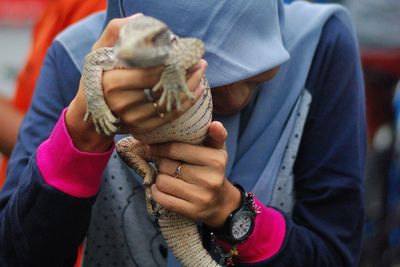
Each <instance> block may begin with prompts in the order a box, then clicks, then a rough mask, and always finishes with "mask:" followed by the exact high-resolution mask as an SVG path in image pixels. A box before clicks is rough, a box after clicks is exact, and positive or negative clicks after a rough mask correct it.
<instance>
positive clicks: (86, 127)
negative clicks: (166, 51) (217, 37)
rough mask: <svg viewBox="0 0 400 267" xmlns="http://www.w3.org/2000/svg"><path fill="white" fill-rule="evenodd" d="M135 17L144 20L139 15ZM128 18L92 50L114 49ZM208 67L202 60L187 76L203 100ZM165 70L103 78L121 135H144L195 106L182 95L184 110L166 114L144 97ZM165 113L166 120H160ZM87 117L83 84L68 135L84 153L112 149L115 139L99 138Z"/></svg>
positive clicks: (118, 22) (107, 30)
mask: <svg viewBox="0 0 400 267" xmlns="http://www.w3.org/2000/svg"><path fill="white" fill-rule="evenodd" d="M134 16H141V14H136V15H134ZM129 19H130V17H128V18H121V19H114V20H112V21H110V23H109V24H108V26H107V27H106V28H105V30H104V32H103V34H102V35H101V37H100V38H99V40H98V41H97V42H96V43H95V44H94V46H93V48H92V50H96V49H98V48H101V47H111V46H114V45H115V43H116V41H117V40H118V35H119V31H120V29H121V27H122V26H123V25H124V24H126V23H127V22H128V20H129ZM206 66H207V63H206V62H205V61H204V60H200V61H199V63H197V64H196V65H194V66H193V67H192V68H190V69H189V70H188V72H187V75H186V77H187V80H186V82H187V85H188V88H189V90H190V91H192V92H194V94H195V97H196V98H197V97H199V96H200V95H201V94H202V91H203V90H204V86H203V85H202V83H201V80H202V77H203V75H204V73H205V69H206ZM162 71H163V66H158V67H153V68H147V69H140V68H131V69H113V70H109V71H105V72H104V74H103V93H104V98H105V100H106V103H107V105H108V107H109V108H110V110H111V112H112V113H113V114H114V116H115V117H117V118H119V120H120V124H119V129H120V131H119V132H120V133H130V134H135V133H144V132H148V131H150V130H152V129H155V128H157V127H160V126H161V125H163V124H165V123H167V122H169V121H172V120H174V119H175V118H177V117H179V115H180V114H182V113H183V112H184V111H185V110H186V109H188V108H189V107H191V106H192V105H193V103H194V102H193V101H192V100H189V99H187V98H186V97H185V96H184V94H181V96H182V97H181V99H182V110H181V111H176V110H175V111H172V112H169V113H167V112H165V107H164V106H159V107H156V108H155V107H154V103H153V102H149V101H148V100H147V98H146V96H145V94H144V89H145V88H152V87H153V86H154V85H155V84H156V83H157V82H158V81H159V79H160V76H161V73H162ZM160 112H162V113H164V114H165V115H164V116H163V117H161V116H159V114H160ZM85 113H86V99H85V95H84V92H83V86H82V81H81V83H80V86H79V90H78V93H77V95H76V96H75V98H74V99H73V101H72V102H71V104H70V106H69V108H68V111H67V113H66V124H67V129H68V132H69V134H70V136H71V138H72V140H73V142H74V145H75V146H76V147H77V148H78V149H79V150H81V151H87V152H101V151H105V150H107V149H109V147H110V146H111V144H112V139H113V137H112V136H105V135H101V134H98V133H97V132H96V131H95V128H94V125H93V123H92V121H91V120H90V119H89V120H88V121H87V122H85V121H83V117H84V115H85Z"/></svg>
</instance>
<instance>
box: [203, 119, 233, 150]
mask: <svg viewBox="0 0 400 267" xmlns="http://www.w3.org/2000/svg"><path fill="white" fill-rule="evenodd" d="M227 138H228V132H227V131H226V129H225V127H224V126H223V125H222V123H221V122H219V121H213V122H211V124H210V126H209V127H208V134H207V137H206V139H205V141H204V145H205V146H208V147H212V148H216V149H224V148H225V141H226V139H227Z"/></svg>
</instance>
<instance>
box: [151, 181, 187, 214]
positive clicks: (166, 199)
mask: <svg viewBox="0 0 400 267" xmlns="http://www.w3.org/2000/svg"><path fill="white" fill-rule="evenodd" d="M157 180H158V177H157ZM180 182H181V183H183V182H182V181H180ZM159 184H160V182H159ZM161 187H163V186H162V185H161ZM165 191H170V190H165ZM165 191H164V190H162V189H161V188H159V185H157V184H153V185H152V186H151V195H152V197H153V199H154V201H156V202H157V203H159V204H160V205H161V206H162V207H164V208H166V209H167V210H169V211H173V212H176V213H179V214H181V215H185V216H186V215H187V214H185V212H182V211H188V210H192V209H193V204H192V203H191V202H190V201H187V200H186V199H184V198H182V197H177V196H176V195H177V194H170V193H168V192H165Z"/></svg>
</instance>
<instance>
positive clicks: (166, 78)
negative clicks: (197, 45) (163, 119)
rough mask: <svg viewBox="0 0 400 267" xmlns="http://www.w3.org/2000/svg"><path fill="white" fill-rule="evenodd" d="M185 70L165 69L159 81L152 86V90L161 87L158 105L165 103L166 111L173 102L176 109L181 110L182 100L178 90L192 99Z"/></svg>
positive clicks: (170, 107) (168, 110)
mask: <svg viewBox="0 0 400 267" xmlns="http://www.w3.org/2000/svg"><path fill="white" fill-rule="evenodd" d="M185 77H186V74H185V71H179V70H177V69H172V68H171V69H166V70H165V71H164V72H163V73H162V75H161V79H160V81H159V82H158V83H157V84H156V85H155V86H154V87H153V89H152V90H153V91H154V92H155V91H158V90H160V89H161V88H163V92H162V94H161V97H160V99H159V100H158V104H159V105H163V104H164V103H165V104H166V108H167V112H170V111H171V110H172V106H173V104H175V109H176V110H182V101H181V95H180V92H183V93H184V94H185V96H186V97H187V98H189V99H191V100H193V99H194V95H193V94H192V92H190V90H189V88H188V86H187V84H186V80H185Z"/></svg>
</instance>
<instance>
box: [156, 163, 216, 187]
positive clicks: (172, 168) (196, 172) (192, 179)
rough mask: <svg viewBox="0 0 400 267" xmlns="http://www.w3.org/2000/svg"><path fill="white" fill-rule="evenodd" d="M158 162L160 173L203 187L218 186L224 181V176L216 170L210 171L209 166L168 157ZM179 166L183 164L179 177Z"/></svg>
mask: <svg viewBox="0 0 400 267" xmlns="http://www.w3.org/2000/svg"><path fill="white" fill-rule="evenodd" d="M158 163H159V165H158V171H159V173H160V174H166V175H169V176H171V177H175V178H177V179H181V180H183V181H185V182H186V183H190V184H194V185H197V186H200V187H203V188H208V189H213V188H218V187H219V186H220V185H221V183H222V182H223V177H222V176H221V175H218V174H217V173H216V172H212V171H210V168H208V167H204V166H197V165H192V164H188V163H186V162H184V163H181V162H180V161H175V160H171V159H168V158H162V159H159V161H158ZM179 166H181V168H180V173H179V177H177V175H176V173H177V169H178V167H179ZM221 177H222V179H221Z"/></svg>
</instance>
